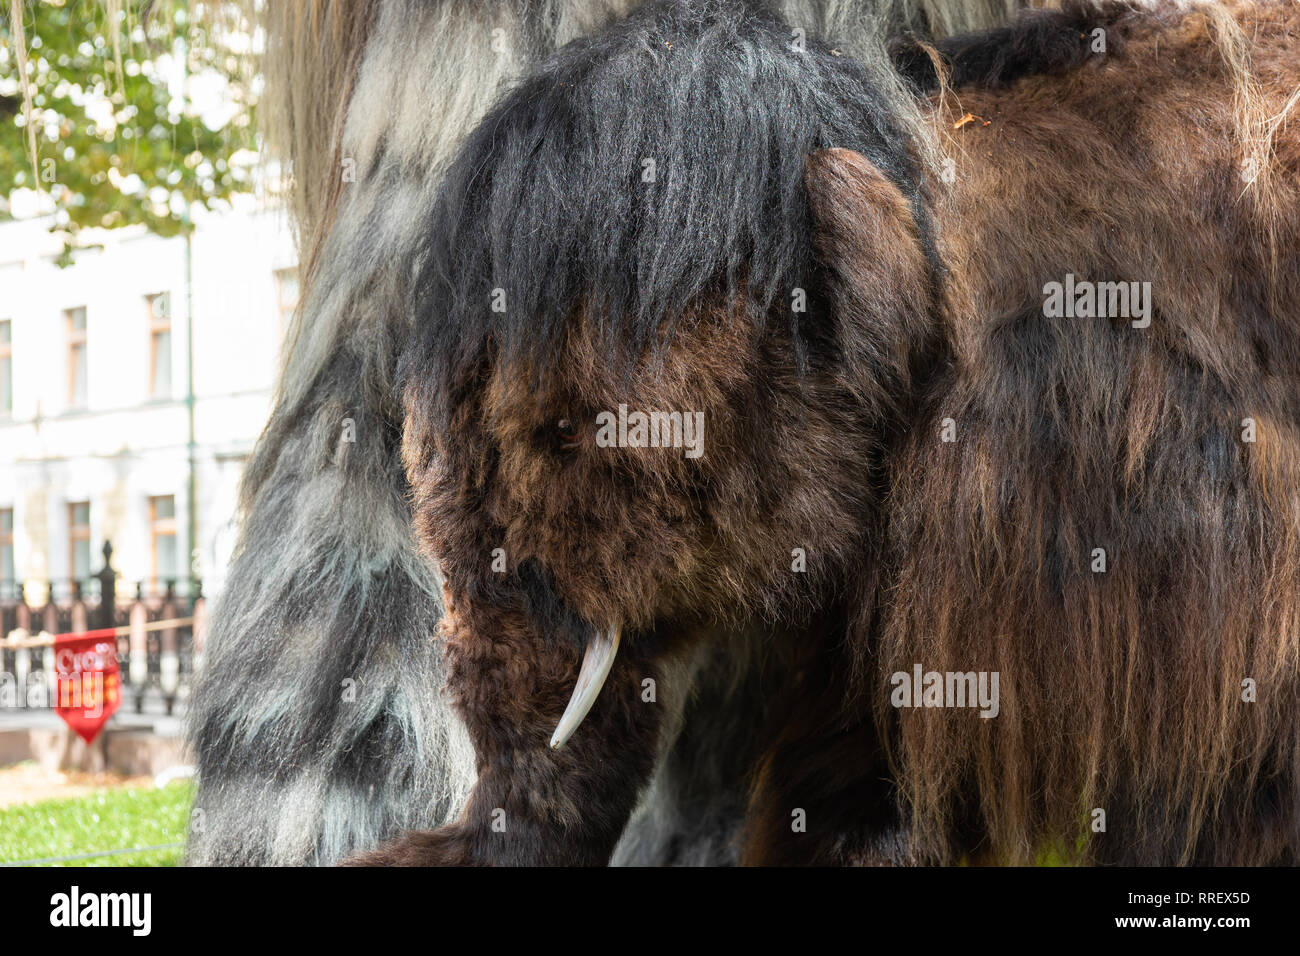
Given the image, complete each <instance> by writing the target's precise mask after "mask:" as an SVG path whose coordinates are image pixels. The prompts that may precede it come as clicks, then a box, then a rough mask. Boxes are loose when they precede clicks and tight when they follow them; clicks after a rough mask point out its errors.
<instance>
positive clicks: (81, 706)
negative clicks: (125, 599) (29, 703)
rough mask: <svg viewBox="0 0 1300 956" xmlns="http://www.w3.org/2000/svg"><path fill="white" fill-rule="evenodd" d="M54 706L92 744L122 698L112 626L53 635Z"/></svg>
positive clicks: (115, 633) (65, 721) (114, 633)
mask: <svg viewBox="0 0 1300 956" xmlns="http://www.w3.org/2000/svg"><path fill="white" fill-rule="evenodd" d="M54 682H55V686H54V691H55V696H54V709H55V710H56V711H57V712H58V715H59V716H60V717H62V718H63V721H64V723H66V724H67V725H68V726H69V727H71V728H72V729H73V730H75V731H76V732H77V733H78V734H79V735H80V736H81V739H82V740H84V741H85V742H86V743H91V742H92V741H93V740H94V739H95V738H96V737H98V736H99V732H100V731H101V730H103V729H104V724H106V723H108V718H110V717H112V716H113V714H114V712H115V711H116V710H117V707H118V704H120V703H121V700H122V681H121V676H120V675H119V673H118V669H117V632H116V631H114V630H113V629H112V628H107V629H105V630H102V631H85V632H83V633H80V634H56V635H54Z"/></svg>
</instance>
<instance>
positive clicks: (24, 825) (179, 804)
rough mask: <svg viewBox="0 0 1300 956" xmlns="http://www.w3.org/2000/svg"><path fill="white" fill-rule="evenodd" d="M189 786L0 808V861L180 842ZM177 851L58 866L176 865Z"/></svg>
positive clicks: (128, 790)
mask: <svg viewBox="0 0 1300 956" xmlns="http://www.w3.org/2000/svg"><path fill="white" fill-rule="evenodd" d="M193 799H194V791H193V787H192V785H191V784H190V783H189V782H188V781H177V782H175V783H172V784H170V785H169V786H166V787H163V788H161V789H158V788H154V787H147V788H135V787H123V788H120V789H112V790H101V791H99V792H97V793H92V794H88V795H87V796H84V797H71V798H65V799H59V800H43V801H41V802H40V803H28V804H22V805H19V806H15V807H6V808H4V809H0V863H11V862H16V861H19V860H35V859H43V858H45V857H52V856H72V855H75V854H78V853H93V852H96V851H100V850H118V849H125V848H128V847H137V846H160V845H162V844H166V843H183V842H184V841H185V833H186V830H187V824H188V822H189V812H190V804H191V803H192V802H193ZM181 852H182V851H181V849H180V848H179V847H177V848H175V849H170V850H153V851H149V852H144V853H120V854H117V855H114V856H103V857H98V858H96V859H92V860H75V861H72V862H69V863H63V864H47V865H59V866H177V865H179V864H180V860H181Z"/></svg>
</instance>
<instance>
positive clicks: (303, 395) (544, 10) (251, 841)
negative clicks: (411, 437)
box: [188, 0, 1025, 864]
mask: <svg viewBox="0 0 1300 956" xmlns="http://www.w3.org/2000/svg"><path fill="white" fill-rule="evenodd" d="M706 4H707V0H702V5H706ZM633 5H634V4H633V2H632V0H540V2H538V0H490V2H483V3H474V4H469V3H458V2H452V0H436V2H424V0H356V2H350V3H330V2H324V0H293V2H290V0H285V2H277V3H268V4H263V5H261V6H262V13H263V15H264V17H265V26H266V31H267V50H266V55H265V66H264V72H265V75H266V80H267V94H266V97H265V100H264V104H263V116H264V118H265V120H266V122H267V125H268V129H269V139H270V142H271V148H272V151H273V152H274V153H275V154H276V155H278V156H279V158H280V159H281V160H282V162H283V164H284V166H285V168H286V169H287V170H288V171H289V172H290V173H291V176H292V186H293V190H292V196H293V199H292V208H293V212H294V215H295V217H296V220H297V228H298V234H299V245H300V249H301V263H302V264H301V267H300V269H301V278H302V296H301V302H300V306H299V312H298V315H297V317H296V319H295V322H294V325H293V328H292V330H291V333H290V340H289V344H288V347H287V349H286V358H285V361H284V368H283V370H282V376H281V381H280V385H279V389H278V394H277V397H276V401H275V407H274V411H273V413H272V417H271V420H270V422H269V424H268V425H267V427H266V430H265V432H264V433H263V435H262V437H261V439H260V441H259V442H258V445H257V448H256V450H255V451H254V454H253V457H252V460H251V462H250V464H249V467H248V469H247V472H246V473H245V476H244V479H243V484H242V488H241V495H240V514H239V519H240V527H241V531H240V538H239V543H238V546H237V548H236V553H235V555H234V558H233V561H232V566H231V568H230V571H229V574H228V577H227V584H226V588H225V591H224V592H223V594H222V595H221V597H220V598H219V600H218V601H217V603H216V606H215V607H214V610H213V614H212V618H211V632H210V636H209V640H208V646H207V650H206V661H205V666H204V670H203V673H202V674H201V675H200V678H199V680H198V682H197V684H196V687H195V691H194V695H193V698H192V704H191V710H190V715H189V718H188V732H189V738H190V741H191V743H192V745H193V747H194V750H195V754H196V759H197V764H198V771H199V793H198V798H197V801H196V807H197V809H200V810H202V811H203V812H202V814H196V815H195V821H196V823H195V826H194V827H193V828H192V832H191V839H190V848H189V860H190V862H192V863H200V864H202V863H213V864H235V863H242V864H256V863H283V864H300V863H329V862H333V861H336V860H338V859H340V858H342V857H343V856H345V855H347V854H348V853H350V852H352V851H355V850H357V849H364V848H367V847H371V846H374V845H376V844H378V843H379V842H380V841H381V840H383V839H384V838H386V837H390V836H392V835H393V834H395V833H397V832H399V831H403V830H408V829H419V828H427V827H431V826H436V825H437V824H439V823H441V822H442V821H443V820H444V819H446V818H448V817H449V816H450V815H452V814H454V812H455V811H456V809H457V808H458V806H459V804H460V802H461V801H462V800H463V798H464V796H465V794H466V793H467V791H468V788H469V787H470V785H471V784H472V782H473V779H474V767H473V754H472V750H471V748H470V746H469V744H468V740H467V738H466V736H465V734H464V731H463V729H462V728H461V726H460V724H459V721H458V720H457V718H456V717H455V715H454V714H453V713H452V711H451V709H450V708H449V706H448V704H447V702H446V701H445V700H444V698H443V696H442V695H441V694H440V692H439V691H440V688H441V687H442V685H443V674H442V664H441V661H440V658H439V652H438V649H437V647H436V646H435V642H434V640H433V635H434V633H435V628H436V625H437V622H438V619H439V613H440V603H439V582H438V579H437V575H436V572H435V571H434V569H432V568H430V567H429V565H428V564H427V562H426V560H425V559H424V558H423V557H421V556H420V555H419V554H418V553H417V551H416V548H415V544H414V541H413V535H412V532H411V526H410V522H411V516H410V507H409V504H408V488H407V485H406V481H405V478H404V476H403V473H402V468H401V462H400V456H399V445H400V440H401V421H402V417H401V411H400V408H399V405H398V398H397V395H396V394H395V391H394V373H395V363H396V357H397V355H398V352H399V351H400V349H401V346H402V343H403V341H404V340H405V337H406V335H407V332H408V328H409V325H410V322H411V314H412V293H413V288H412V284H411V280H412V276H413V274H414V272H415V270H416V267H417V265H418V261H419V257H420V255H421V249H422V246H423V243H424V241H425V238H426V237H425V236H424V235H423V230H424V229H425V228H426V227H427V223H428V222H429V221H430V214H431V211H432V209H433V207H434V202H435V199H436V196H437V194H438V188H439V185H440V183H441V180H442V177H443V174H444V171H445V169H446V168H447V166H448V164H449V162H450V159H451V157H452V156H453V155H454V153H455V151H456V149H457V147H458V146H459V144H460V142H461V139H462V137H463V136H464V135H465V134H466V133H467V132H468V131H469V130H470V128H471V127H472V126H473V124H474V123H475V122H476V121H477V120H478V119H479V118H480V117H481V116H482V115H483V113H484V112H485V111H486V110H487V108H488V107H489V105H490V104H491V103H492V102H493V100H494V99H495V98H496V96H497V95H498V94H499V93H500V92H501V91H502V90H503V89H505V88H507V87H509V86H510V85H511V84H512V83H513V82H514V80H515V79H516V78H517V77H519V76H521V75H522V74H523V73H524V72H525V71H526V69H527V67H528V65H529V64H530V63H531V62H532V61H533V60H535V59H536V58H538V57H539V56H541V55H543V54H545V53H549V52H550V51H552V50H555V49H557V48H559V47H561V46H563V45H564V44H565V43H567V42H569V41H571V40H573V39H576V38H578V37H581V36H584V35H586V34H588V33H590V32H591V31H593V30H595V29H596V28H598V27H600V26H602V25H604V24H606V23H608V22H611V21H613V20H615V19H617V18H619V17H620V16H622V15H623V14H625V13H626V12H627V11H628V9H629V8H630V7H631V6H633ZM764 5H765V6H775V7H776V8H777V9H778V11H779V12H781V13H782V14H783V15H784V16H785V18H786V19H787V21H788V22H789V23H790V24H791V25H792V26H793V27H798V28H800V29H805V30H806V33H807V34H808V35H809V36H822V37H825V38H826V39H827V40H828V41H830V42H833V43H836V44H838V45H840V47H841V48H842V50H843V52H844V53H846V54H849V55H852V56H855V57H857V58H859V59H860V60H861V61H862V63H863V64H864V67H865V68H866V69H869V70H876V71H877V72H879V74H880V77H881V83H882V84H884V83H893V84H894V85H895V89H896V90H897V91H898V93H899V95H898V96H896V97H895V104H896V109H897V111H898V112H899V114H900V116H899V117H898V119H899V122H903V123H907V122H911V121H913V119H914V117H913V118H909V115H908V114H909V112H910V111H913V110H914V107H913V106H912V105H911V101H910V100H909V99H908V98H907V97H906V96H904V95H902V86H901V84H899V82H898V80H897V79H896V78H895V77H894V75H893V73H892V72H891V71H889V70H888V69H887V68H886V67H885V63H886V59H887V58H886V54H885V52H884V46H883V42H884V39H885V38H886V37H888V36H890V35H893V34H897V33H900V32H903V31H915V32H917V33H919V34H921V35H926V36H929V35H942V34H946V33H948V32H952V31H955V30H960V29H968V28H976V27H982V26H987V25H989V24H992V23H996V22H999V21H1000V20H1002V19H1003V18H1005V17H1006V16H1008V15H1009V14H1010V13H1011V12H1012V11H1013V10H1015V9H1016V8H1018V7H1020V6H1023V5H1025V4H1024V3H1023V2H1021V0H978V2H971V0H858V2H851V0H784V2H780V3H773V4H770V5H769V4H764ZM709 680H710V678H709V674H708V673H707V672H706V673H705V674H704V676H703V677H701V678H700V681H701V686H702V687H704V688H706V689H705V690H702V692H701V699H702V700H705V701H707V700H708V699H709V696H708V690H707V687H708V686H710V685H709ZM714 683H715V684H716V686H717V687H719V688H730V687H732V685H733V684H734V679H733V678H732V677H731V676H724V677H719V678H718V679H717V680H716V681H715V682H714ZM718 693H719V694H723V693H724V691H723V690H718ZM725 693H730V690H727V691H725ZM702 724H703V722H702V721H701V722H700V725H702ZM724 725H725V722H724ZM696 745H697V747H698V746H699V745H698V741H697V742H696ZM718 745H719V746H722V745H723V742H722V741H719V744H718ZM666 746H667V747H669V748H671V747H672V746H673V742H672V741H671V740H669V741H668V742H667V743H666ZM700 749H701V750H706V749H707V748H700ZM676 766H678V767H679V768H680V766H681V761H678V762H677V763H676ZM682 776H689V768H688V770H687V771H686V772H685V773H683V774H682ZM731 784H732V785H734V787H737V788H738V787H739V786H740V782H739V781H738V780H732V781H731ZM675 787H676V784H675V783H671V782H662V781H661V782H657V783H656V785H655V786H654V787H653V788H652V793H655V794H658V795H659V797H658V799H660V800H664V799H671V792H672V791H673V790H674V788H675ZM728 799H729V800H731V803H729V804H728V806H730V805H732V804H734V803H735V800H734V794H732V795H731V796H730V797H728ZM688 816H689V815H688ZM695 816H700V814H695ZM638 820H639V821H642V822H641V823H634V824H633V827H632V830H633V831H635V832H633V833H631V834H630V835H629V837H628V844H629V846H632V847H635V848H636V849H635V850H633V851H630V852H629V853H627V854H623V855H622V856H621V858H622V859H629V860H636V859H664V857H663V853H662V848H663V846H664V845H665V843H666V841H669V840H670V839H671V838H672V836H673V834H674V832H675V831H677V830H679V829H681V828H684V827H689V826H691V825H692V823H691V821H690V820H688V819H685V818H684V817H683V815H682V814H680V813H677V812H662V811H658V810H655V809H654V808H653V807H652V808H648V809H647V811H646V812H645V813H644V814H643V815H642V816H641V817H639V818H638ZM638 828H639V829H638ZM689 842H690V841H687V843H689ZM701 845H705V844H701ZM714 845H715V844H714V843H708V844H707V846H708V847H712V846H714ZM682 858H688V859H691V860H693V861H696V862H705V861H707V860H711V859H716V858H717V857H716V856H715V855H714V851H713V850H712V849H704V850H700V851H698V852H694V853H693V852H691V850H690V849H689V847H688V848H687V849H684V850H683V854H682Z"/></svg>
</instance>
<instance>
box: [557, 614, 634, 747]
mask: <svg viewBox="0 0 1300 956" xmlns="http://www.w3.org/2000/svg"><path fill="white" fill-rule="evenodd" d="M622 634H623V626H622V625H621V624H616V625H614V627H612V628H610V629H609V630H608V631H601V632H599V633H597V634H596V636H595V637H593V638H592V639H591V640H590V641H588V642H587V650H586V651H585V652H583V655H582V670H580V671H578V683H577V684H576V685H575V686H574V688H573V696H572V697H570V698H569V706H568V707H566V708H564V715H563V716H562V717H560V722H559V723H558V724H556V725H555V733H553V734H552V735H551V749H552V750H559V749H560V748H561V747H563V746H564V744H565V742H566V741H567V740H568V739H569V738H570V737H572V736H573V732H574V731H575V730H577V729H578V725H579V724H581V723H582V719H583V718H584V717H586V716H587V711H589V710H591V705H592V704H594V703H595V702H596V698H597V697H598V696H599V695H600V689H601V688H602V687H604V686H605V678H606V677H608V676H609V669H610V668H611V667H613V666H614V655H615V654H617V653H618V639H619V638H620V637H621V636H622Z"/></svg>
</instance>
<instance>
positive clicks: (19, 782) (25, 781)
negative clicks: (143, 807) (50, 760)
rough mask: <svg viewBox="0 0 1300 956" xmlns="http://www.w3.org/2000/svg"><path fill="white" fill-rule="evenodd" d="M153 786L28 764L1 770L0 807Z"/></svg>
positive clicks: (139, 779)
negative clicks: (112, 789)
mask: <svg viewBox="0 0 1300 956" xmlns="http://www.w3.org/2000/svg"><path fill="white" fill-rule="evenodd" d="M152 786H153V778H152V777H128V776H125V775H123V774H120V773H82V772H78V771H75V770H46V769H45V768H43V767H41V765H40V764H38V763H36V762H35V761H25V762H23V763H20V764H18V765H16V766H13V767H0V807H9V806H14V805H15V804H20V803H36V802H38V801H40V800H51V799H54V798H56V797H58V798H62V797H80V796H82V795H83V794H87V793H93V792H94V791H96V790H103V789H105V788H110V787H152Z"/></svg>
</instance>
